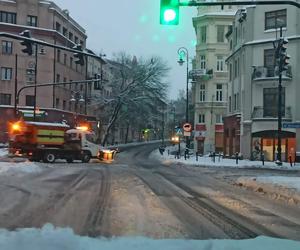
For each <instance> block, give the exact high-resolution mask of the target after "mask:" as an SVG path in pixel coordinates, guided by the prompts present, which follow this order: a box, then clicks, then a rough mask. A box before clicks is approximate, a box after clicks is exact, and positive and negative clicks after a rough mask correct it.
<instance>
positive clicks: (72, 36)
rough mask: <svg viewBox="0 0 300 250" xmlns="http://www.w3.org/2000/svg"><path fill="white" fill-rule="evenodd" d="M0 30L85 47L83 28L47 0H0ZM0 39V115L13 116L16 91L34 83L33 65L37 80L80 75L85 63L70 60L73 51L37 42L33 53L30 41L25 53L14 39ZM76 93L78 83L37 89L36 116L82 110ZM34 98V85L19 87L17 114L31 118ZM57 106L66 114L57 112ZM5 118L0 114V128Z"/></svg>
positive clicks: (81, 92) (62, 116) (62, 117)
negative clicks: (26, 32) (27, 50)
mask: <svg viewBox="0 0 300 250" xmlns="http://www.w3.org/2000/svg"><path fill="white" fill-rule="evenodd" d="M0 30H1V31H2V32H7V33H13V34H19V33H21V32H22V31H24V30H29V31H30V32H31V35H32V37H33V38H36V39H40V40H43V41H46V42H49V43H51V44H57V45H62V46H67V47H73V46H74V45H75V44H81V45H82V46H83V48H85V45H86V39H87V36H86V33H85V30H84V29H83V28H82V27H81V26H80V25H79V24H78V23H77V22H76V21H75V20H74V19H73V18H72V17H71V16H70V14H69V12H68V11H67V10H62V9H60V8H59V7H58V6H57V5H56V4H55V3H53V2H51V1H38V0H17V1H14V0H11V1H4V0H0ZM0 43H1V50H0V68H1V69H0V70H1V71H0V107H1V109H5V110H2V111H1V114H2V113H4V114H6V115H5V116H4V117H5V118H6V119H11V118H12V117H13V110H12V107H13V106H14V103H15V96H16V90H19V89H20V88H22V87H24V86H27V85H30V84H34V83H35V65H37V74H36V75H37V77H36V82H37V84H41V83H53V82H67V81H72V80H82V79H86V66H80V65H77V64H75V62H74V58H73V57H74V56H73V53H70V52H66V51H64V50H60V49H53V48H49V47H42V46H38V47H37V52H38V54H37V57H36V56H35V51H36V46H33V52H34V53H33V55H32V56H29V55H28V54H25V53H23V52H22V49H24V47H23V46H22V45H21V44H20V41H18V40H13V39H8V38H4V37H0ZM81 96H84V85H83V84H77V85H67V84H66V85H63V86H60V87H58V86H57V87H55V88H54V87H53V86H50V87H43V88H37V94H36V105H37V108H38V109H39V111H38V116H41V115H44V116H49V117H50V116H52V114H50V113H49V112H52V111H53V112H52V113H55V115H54V116H53V117H52V120H53V119H54V121H57V122H61V121H62V120H65V119H66V117H67V116H70V117H71V115H72V114H74V113H77V114H84V113H85V102H82V99H80V97H81ZM73 97H78V98H73ZM79 100H81V102H80V101H79ZM34 103H35V95H34V89H33V88H28V89H24V90H23V91H22V92H21V94H20V98H19V109H18V110H19V114H23V115H24V116H25V115H27V116H31V117H32V116H33V110H32V109H33V106H34ZM30 109H31V111H28V110H30ZM45 109H47V111H46V110H45ZM50 109H51V110H52V111H50ZM59 110H60V111H64V112H65V113H66V112H69V114H63V113H59V112H57V111H59ZM30 112H31V114H30ZM87 113H90V112H87ZM75 116H76V115H75ZM49 117H48V118H49ZM49 119H50V118H49ZM6 122H7V120H5V119H4V120H2V121H1V124H0V127H1V130H2V131H4V130H5V128H6Z"/></svg>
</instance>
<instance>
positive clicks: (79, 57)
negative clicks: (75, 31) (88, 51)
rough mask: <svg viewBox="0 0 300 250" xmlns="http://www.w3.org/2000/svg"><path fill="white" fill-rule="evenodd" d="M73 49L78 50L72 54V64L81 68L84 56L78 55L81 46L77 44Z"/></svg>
mask: <svg viewBox="0 0 300 250" xmlns="http://www.w3.org/2000/svg"><path fill="white" fill-rule="evenodd" d="M73 49H75V50H78V53H74V58H75V60H74V62H75V63H76V64H79V65H81V66H83V65H84V56H83V54H82V53H80V52H82V46H81V45H80V44H77V45H75V46H74V47H73Z"/></svg>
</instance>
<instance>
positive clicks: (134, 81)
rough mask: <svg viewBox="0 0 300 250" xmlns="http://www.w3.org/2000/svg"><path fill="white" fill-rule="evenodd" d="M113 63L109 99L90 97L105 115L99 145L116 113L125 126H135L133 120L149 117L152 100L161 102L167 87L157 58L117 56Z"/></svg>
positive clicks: (164, 64)
mask: <svg viewBox="0 0 300 250" xmlns="http://www.w3.org/2000/svg"><path fill="white" fill-rule="evenodd" d="M113 64H114V66H115V67H114V69H113V79H112V81H111V84H112V85H111V86H112V96H110V97H109V98H102V99H101V98H99V100H97V96H95V97H94V98H96V103H97V105H99V107H100V106H102V107H104V112H105V113H106V114H107V115H108V125H107V126H106V129H105V133H104V138H103V141H102V145H105V144H106V143H107V139H108V136H109V133H110V131H111V129H112V127H113V126H114V125H115V123H116V121H117V119H118V118H119V117H120V113H123V114H122V118H124V119H125V120H126V121H127V122H128V126H129V125H133V126H137V125H138V124H139V122H137V121H141V119H144V118H145V116H147V115H148V117H150V116H151V113H152V112H155V107H154V106H153V105H154V103H155V100H156V99H165V98H166V93H167V84H166V83H165V82H164V81H163V79H164V77H165V76H166V74H167V72H168V70H169V68H168V67H167V65H166V63H165V62H164V61H162V59H160V58H159V57H152V58H150V59H143V58H140V59H136V57H131V56H129V55H127V54H125V53H119V54H118V55H117V56H116V58H115V60H114V62H113ZM97 101H98V102H97ZM122 107H123V109H122ZM124 107H125V108H124ZM153 110H154V111H153Z"/></svg>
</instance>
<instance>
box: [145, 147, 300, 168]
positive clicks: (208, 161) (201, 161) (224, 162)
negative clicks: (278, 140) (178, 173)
mask: <svg viewBox="0 0 300 250" xmlns="http://www.w3.org/2000/svg"><path fill="white" fill-rule="evenodd" d="M177 148H178V147H177V146H175V147H173V146H170V147H167V148H166V150H165V152H164V154H163V155H161V154H160V153H159V151H158V150H155V151H153V152H152V154H151V155H150V157H151V158H154V159H158V160H159V161H162V162H163V163H166V164H168V163H182V164H186V165H193V166H196V167H219V168H266V169H276V170H300V163H297V164H296V166H292V167H291V166H290V164H289V163H287V162H284V163H283V165H282V166H278V165H276V163H275V162H265V164H264V165H263V163H262V162H261V161H250V160H239V161H238V164H236V160H235V159H223V158H222V157H218V156H216V157H215V162H213V161H212V158H211V157H208V156H203V157H198V161H197V159H196V156H195V155H192V156H190V158H188V159H186V160H185V159H184V156H181V158H180V159H175V155H171V154H170V155H168V150H169V152H172V151H176V150H177Z"/></svg>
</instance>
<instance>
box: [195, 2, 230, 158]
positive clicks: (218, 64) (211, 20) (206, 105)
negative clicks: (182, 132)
mask: <svg viewBox="0 0 300 250" xmlns="http://www.w3.org/2000/svg"><path fill="white" fill-rule="evenodd" d="M234 15H235V10H234V9H233V7H232V6H225V7H224V9H221V8H220V7H201V8H198V15H197V17H195V18H193V25H194V28H195V32H196V36H197V45H196V57H195V59H194V61H193V70H192V72H191V77H192V78H193V86H192V90H193V98H192V99H193V104H194V108H195V114H194V124H195V141H194V143H195V150H196V151H198V152H199V153H200V154H207V153H208V152H213V151H216V152H221V151H223V116H224V114H225V112H226V107H227V82H228V70H227V65H226V63H225V59H226V58H227V56H228V54H229V49H228V41H227V40H226V37H225V34H226V33H227V32H228V29H229V26H230V25H231V24H232V21H233V18H234Z"/></svg>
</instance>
